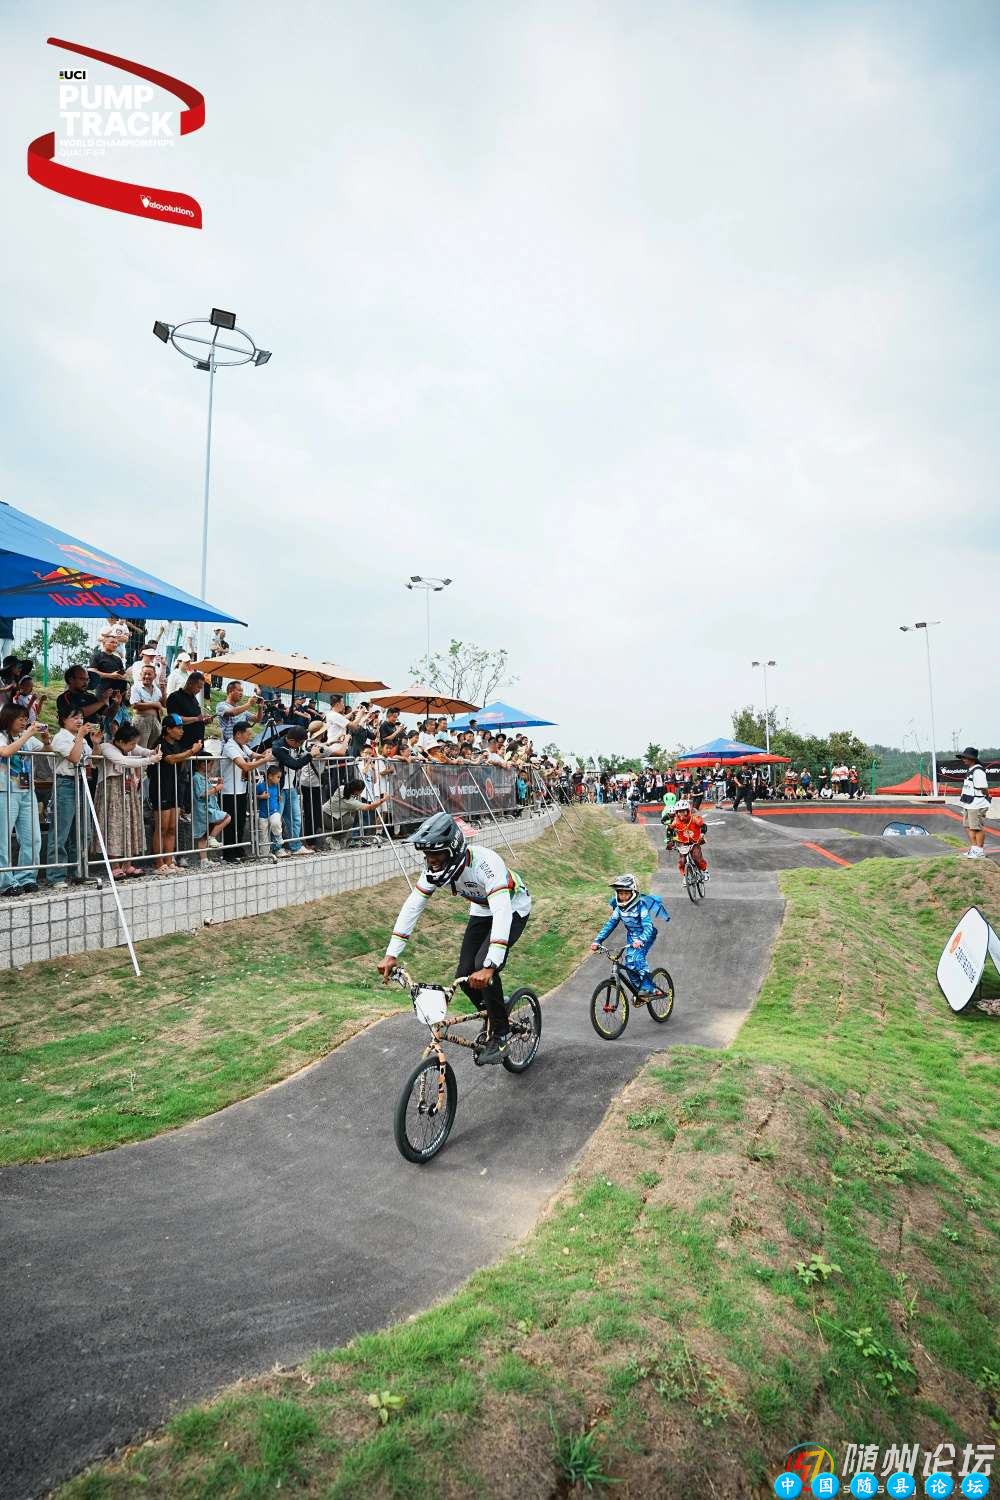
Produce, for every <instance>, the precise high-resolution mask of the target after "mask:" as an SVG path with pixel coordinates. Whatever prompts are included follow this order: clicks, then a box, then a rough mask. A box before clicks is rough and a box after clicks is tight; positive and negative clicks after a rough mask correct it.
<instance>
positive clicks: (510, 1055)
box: [503, 989, 542, 1073]
mask: <svg viewBox="0 0 1000 1500" xmlns="http://www.w3.org/2000/svg"><path fill="white" fill-rule="evenodd" d="M507 1019H508V1023H509V1029H508V1031H507V1056H506V1057H505V1058H504V1060H503V1065H504V1067H505V1068H506V1069H507V1072H508V1073H523V1072H524V1070H525V1068H530V1067H531V1064H532V1063H533V1062H534V1060H535V1053H536V1052H537V1051H538V1043H539V1042H540V1041H541V1039H542V1007H541V1006H540V1005H539V1003H538V996H537V995H536V994H535V992H534V990H529V989H520V990H515V991H514V993H513V994H512V995H511V997H510V999H509V1000H508V1001H507Z"/></svg>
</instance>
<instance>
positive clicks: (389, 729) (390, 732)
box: [378, 708, 406, 750]
mask: <svg viewBox="0 0 1000 1500" xmlns="http://www.w3.org/2000/svg"><path fill="white" fill-rule="evenodd" d="M405 739H406V728H405V726H404V725H403V724H401V723H400V722H399V709H398V708H388V709H386V713H385V718H384V719H383V720H382V723H381V724H380V725H379V727H378V742H379V744H380V746H381V747H382V749H383V750H387V749H389V748H390V747H391V748H392V749H394V750H398V749H399V747H400V745H401V744H402V743H403V741H404V740H405Z"/></svg>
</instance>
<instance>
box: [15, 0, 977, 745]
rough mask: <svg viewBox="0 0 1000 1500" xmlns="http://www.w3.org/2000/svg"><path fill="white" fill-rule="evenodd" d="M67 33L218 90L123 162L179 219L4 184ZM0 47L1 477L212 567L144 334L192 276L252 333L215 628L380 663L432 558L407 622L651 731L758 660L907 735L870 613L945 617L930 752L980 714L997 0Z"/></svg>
mask: <svg viewBox="0 0 1000 1500" xmlns="http://www.w3.org/2000/svg"><path fill="white" fill-rule="evenodd" d="M50 34H54V35H57V36H60V35H61V36H64V37H67V38H69V39H71V40H76V41H80V42H82V43H85V44H87V45H91V46H95V47H99V48H102V49H106V50H108V51H111V52H114V53H118V54H121V55H123V56H126V57H132V58H135V59H137V60H139V61H143V62H146V63H149V64H152V65H153V66H155V67H159V68H162V69H164V70H165V71H166V72H168V73H171V74H174V75H175V76H178V77H180V78H182V79H185V80H186V81H188V82H190V83H193V84H194V85H195V86H197V87H198V88H200V89H201V90H202V91H203V93H204V94H205V97H206V105H207V121H206V125H205V128H204V129H203V130H201V131H199V132H197V133H196V134H194V135H191V136H188V137H185V138H184V139H183V140H182V141H180V142H179V143H178V144H177V146H176V147H175V148H174V149H173V150H170V151H167V152H165V153H161V154H160V155H158V156H157V157H156V160H155V164H150V165H149V166H148V167H147V165H146V163H147V161H148V158H146V159H144V160H143V161H142V164H141V165H140V164H139V163H137V162H134V159H133V160H130V161H129V162H128V163H127V166H128V167H129V168H131V167H133V165H134V166H135V170H133V171H131V172H130V171H128V170H122V171H120V173H119V175H123V176H126V177H130V178H131V179H132V180H140V181H143V180H144V181H148V182H151V183H156V184H159V185H162V187H163V188H175V189H177V190H181V191H186V192H190V193H192V194H194V196H196V197H197V198H198V199H199V200H200V202H201V204H202V208H203V212H204V226H205V227H204V229H203V230H202V231H201V232H196V231H191V230H187V229H182V228H176V227H173V226H167V225H163V224H159V223H154V222H148V221H145V220H140V219H137V218H132V217H130V216H126V215H122V214H115V213H110V212H107V211H105V210H101V209H97V208H93V207H90V206H88V205H85V204H80V203H76V202H74V201H72V200H70V199H66V198H62V197H59V196H57V195H55V194H53V193H50V192H47V191H45V190H43V189H42V188H40V187H38V186H36V185H35V184H34V183H32V182H31V181H29V179H28V177H27V175H26V173H25V166H24V153H25V148H26V146H27V143H28V141H29V140H31V139H32V138H33V137H35V136H36V135H39V134H41V133H42V132H43V131H45V130H48V129H50V128H52V127H53V126H54V125H55V124H56V119H55V113H56V94H55V86H56V85H55V75H56V73H57V72H58V69H59V68H60V67H64V66H67V65H70V66H71V65H72V59H70V58H69V55H68V54H66V53H61V52H57V51H56V50H55V49H53V48H50V47H46V46H45V38H46V37H47V36H48V35H50ZM4 41H5V47H4V53H5V57H4V63H5V74H6V80H5V107H4V111H3V121H2V125H0V130H2V132H3V136H2V139H3V146H4V157H3V160H4V174H5V176H4V205H5V212H4V221H5V234H4V239H5V247H4V248H5V252H6V255H5V259H6V262H7V267H8V269H7V273H6V276H5V278H4V281H3V302H2V325H0V332H2V346H0V347H2V350H3V366H4V369H3V376H2V385H0V497H2V498H5V499H7V500H8V501H10V502H11V503H12V504H14V505H16V506H18V507H20V508H22V509H24V510H27V511H29V512H30V513H32V514H34V515H36V516H40V517H46V518H48V519H50V520H51V521H53V522H54V523H55V524H57V525H59V526H61V527H64V528H65V529H67V530H70V531H73V532H76V533H78V534H81V535H83V536H84V537H86V538H87V539H89V540H92V541H94V542H96V543H98V544H100V545H102V546H105V547H107V548H109V549H111V550H114V551H117V552H118V553H119V554H120V555H122V556H124V557H126V558H130V559H133V560H135V561H136V562H139V563H141V564H143V565H144V566H147V567H149V568H150V569H151V570H152V571H154V572H155V573H157V574H159V575H160V576H162V577H165V578H167V579H170V580H173V581H175V582H176V583H177V584H179V585H180V586H182V587H184V588H188V589H190V590H191V591H192V592H197V591H198V578H199V556H200V552H199V549H200V533H201V516H200V506H201V483H202V464H203V444H204V429H205V402H206V399H207V390H206V385H205V381H206V377H205V376H203V375H200V374H197V373H195V372H193V371H192V369H191V368H190V367H189V366H187V365H186V363H185V362H184V361H182V360H181V359H180V358H179V357H177V356H176V355H175V354H173V353H172V351H170V350H167V349H164V348H163V347H162V346H161V345H159V344H157V343H156V342H155V340H154V339H153V338H152V336H151V334H150V326H151V323H152V320H153V319H154V317H160V318H163V319H165V320H167V321H168V322H172V323H174V322H180V321H182V320H183V319H184V318H187V317H193V316H198V315H201V314H203V313H206V312H207V310H208V308H209V307H210V306H211V305H212V304H213V303H214V304H216V305H220V306H223V307H227V308H232V309H234V310H235V311H236V313H237V314H238V317H239V321H240V322H241V323H243V324H245V326H246V327H247V328H248V329H249V330H250V331H251V332H252V333H253V334H254V335H255V337H256V338H257V341H258V343H259V344H261V345H262V346H265V347H267V348H270V349H273V351H274V358H273V360H272V361H271V363H270V364H269V365H268V366H267V367H266V368H262V369H260V370H256V369H244V370H239V371H235V372H230V373H229V374H228V375H226V374H222V375H220V376H219V377H218V379H217V382H216V422H215V455H214V457H215V484H214V491H213V501H212V528H211V550H210V561H209V584H208V590H207V592H208V597H209V599H211V600H212V601H213V602H215V603H217V604H219V605H220V606H222V607H224V608H226V609H227V610H232V612H233V613H234V614H235V615H239V616H241V617H242V618H244V619H246V620H248V621H249V622H250V626H249V630H248V631H246V632H234V638H235V639H241V640H246V641H248V642H253V643H257V642H262V643H267V644H270V645H273V646H276V647H280V648H284V649H297V650H305V651H309V652H314V653H318V654H322V655H325V656H327V657H331V658H333V659H335V660H337V661H340V662H342V663H344V664H345V665H347V666H348V667H350V668H352V669H354V670H357V671H358V672H363V673H370V674H372V675H375V676H379V677H382V678H383V679H384V680H385V681H386V682H387V683H389V684H390V685H391V686H393V687H395V686H401V685H403V684H404V683H405V682H406V681H408V680H409V670H408V669H409V666H410V664H411V662H413V661H414V660H415V659H416V658H417V657H418V656H419V655H420V654H421V653H422V650H423V646H424V613H423V599H422V597H418V596H417V595H415V594H410V593H407V592H406V590H405V587H404V584H405V580H406V578H407V577H408V576H409V575H410V574H411V573H437V574H443V575H450V576H451V577H452V578H454V579H455V583H454V584H453V586H452V587H451V588H450V589H448V590H447V592H446V593H444V594H442V595H436V596H434V599H433V634H434V642H435V645H437V646H439V647H444V646H446V645H447V641H448V639H449V637H450V636H452V635H456V636H459V637H462V638H465V639H471V640H474V641H476V642H478V643H480V644H482V645H485V646H489V647H501V646H503V647H506V648H507V649H508V650H509V652H510V658H511V668H512V671H513V672H514V673H516V674H517V677H518V680H517V682H516V683H513V684H512V685H510V686H509V687H507V688H505V689H504V696H505V697H507V698H509V699H510V700H511V701H513V702H514V703H517V704H519V705H522V706H525V707H527V708H529V709H532V710H534V711H536V712H538V713H540V714H542V715H544V716H545V717H548V718H551V719H554V720H557V721H558V724H559V728H558V729H557V730H556V731H554V732H553V733H554V737H555V738H556V739H557V741H558V742H559V743H560V744H561V745H562V746H563V748H564V749H565V750H575V751H578V752H581V753H582V752H587V753H589V752H593V751H597V752H605V751H615V750H617V751H622V752H625V753H633V752H636V751H638V750H640V749H641V748H642V747H643V746H645V744H646V743H647V741H649V740H650V739H653V740H657V741H659V742H661V743H665V744H667V745H669V746H673V745H675V744H678V743H684V744H693V743H696V742H699V741H701V740H704V739H708V738H710V737H713V736H715V735H717V734H728V733H729V732H730V720H729V716H730V712H731V710H732V709H733V707H735V706H736V705H738V704H742V703H745V702H749V701H751V700H752V699H753V698H754V697H756V698H757V699H758V701H759V697H760V683H759V673H758V674H754V673H753V672H752V671H751V668H750V660H751V657H752V656H759V655H761V654H762V653H764V654H766V655H767V656H770V657H774V658H775V659H776V660H777V662H778V666H777V668H776V669H775V670H774V672H773V673H772V674H771V680H770V686H771V695H772V701H776V702H777V704H778V705H779V708H780V709H781V710H782V711H786V712H787V714H788V715H789V717H790V718H791V720H792V722H793V724H794V725H795V726H796V727H798V728H801V729H803V730H806V731H815V732H825V731H827V730H829V729H832V728H840V727H847V726H849V727H851V728H853V729H854V730H855V731H856V732H858V733H859V734H861V735H862V736H863V737H865V738H868V739H870V740H879V741H888V742H892V743H897V744H898V743H900V742H901V740H902V738H903V736H904V734H906V733H907V732H908V731H910V732H911V733H912V731H911V721H912V730H915V731H916V733H917V735H918V738H919V739H920V742H921V744H925V743H926V739H927V731H928V721H929V716H928V707H927V682H926V667H925V659H924V655H923V644H922V639H921V637H919V636H913V635H909V636H905V635H901V634H900V633H899V631H898V629H897V626H898V625H899V624H900V623H901V622H904V621H912V620H917V619H920V620H922V619H934V620H936V619H941V620H942V621H943V624H942V625H941V627H940V629H939V630H938V631H937V632H936V633H935V635H934V637H933V646H934V650H935V654H936V676H935V689H936V698H937V727H938V741H939V744H941V745H945V746H948V745H950V744H951V736H952V731H954V732H956V733H957V734H958V736H959V740H960V743H963V744H964V743H965V742H966V741H968V740H970V739H971V740H972V741H973V743H975V742H977V741H978V742H979V743H980V744H985V743H991V744H996V743H997V742H998V741H1000V716H998V710H997V702H998V699H997V692H996V686H997V682H996V668H995V660H996V653H995V634H996V631H995V621H996V607H995V599H996V594H997V585H998V579H1000V573H998V570H997V563H998V557H997V552H998V543H1000V512H998V505H997V459H998V447H1000V443H998V430H1000V428H998V390H997V346H998V342H1000V339H998V335H1000V319H998V281H997V264H998V259H1000V256H998V251H1000V246H998V227H1000V225H998V209H1000V190H998V175H997V153H996V143H997V141H998V139H1000V88H998V78H1000V72H998V65H1000V7H998V6H997V4H996V3H995V0H984V3H982V4H979V3H969V0H957V3H955V4H950V5H942V4H940V3H935V4H920V3H913V0H908V3H905V4H879V3H871V0H865V3H858V4H852V3H837V4H834V3H830V4H825V3H810V0H799V3H793V0H759V3H744V4H738V3H732V4H727V3H715V0H692V3H674V0H659V3H646V4H639V3H615V0H610V3H609V0H604V3H600V4H589V3H586V0H578V3H573V4H569V3H558V0H554V3H538V4H533V5H532V4H520V3H517V0H505V3H503V4H500V3H493V4H485V3H476V0H461V3H459V0H454V3H450V4H443V3H436V0H426V3H422V4H420V5H414V4H404V3H402V0H400V3H398V4H395V5H393V4H389V3H385V0H364V3H361V0H357V3H354V4H344V3H339V4H338V3H336V0H334V3H333V4H327V3H323V4H314V5H310V4H301V3H300V4H297V5H295V6H294V7H281V8H280V9H279V8H276V7H275V6H274V5H273V4H271V3H263V0H239V3H232V0H230V3H225V0H223V3H220V0H213V4H211V5H205V4H203V3H199V4H193V3H189V0H171V4H170V5H169V6H165V7H159V8H152V7H137V6H136V5H134V4H131V3H130V4H120V5H119V4H113V3H108V0H93V3H91V4H90V5H88V6H86V7H85V8H84V9H83V10H80V8H79V7H78V6H77V5H71V4H68V3H62V0H55V3H51V4H47V5H44V6H43V5H36V4H30V3H25V4H20V5H18V6H17V7H16V8H15V11H14V13H13V14H11V12H10V10H8V13H7V15H6V16H5V19H4ZM123 81H124V80H123ZM168 102H169V101H168ZM97 170H101V168H100V167H97ZM755 677H756V678H757V679H758V680H757V682H756V683H755V680H754V679H755ZM544 737H545V736H544V735H543V736H542V738H544ZM910 742H911V743H912V738H911V741H910Z"/></svg>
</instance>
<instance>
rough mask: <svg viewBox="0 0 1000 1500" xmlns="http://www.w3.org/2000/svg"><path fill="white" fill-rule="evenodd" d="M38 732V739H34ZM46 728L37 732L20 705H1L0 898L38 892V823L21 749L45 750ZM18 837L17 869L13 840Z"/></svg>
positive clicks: (26, 758) (29, 768) (28, 762)
mask: <svg viewBox="0 0 1000 1500" xmlns="http://www.w3.org/2000/svg"><path fill="white" fill-rule="evenodd" d="M39 736H41V738H39ZM48 741H49V731H48V728H47V726H46V725H44V724H39V725H38V735H36V734H35V732H34V729H33V728H32V726H31V725H30V724H29V723H28V714H27V710H26V709H25V708H23V707H22V705H21V704H19V703H8V704H6V705H5V707H4V708H2V709H0V872H2V873H0V896H19V895H24V894H27V895H31V894H33V893H34V892H35V891H37V890H38V866H39V863H40V861H41V855H42V836H41V830H40V829H39V826H38V803H37V802H36V801H35V788H34V769H33V766H32V758H31V756H30V754H27V753H26V752H28V751H32V750H45V749H47V748H48ZM15 837H16V838H17V847H18V854H17V869H16V870H15V869H14V868H13V867H12V866H13V857H14V850H13V841H14V838H15Z"/></svg>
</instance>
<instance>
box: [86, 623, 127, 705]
mask: <svg viewBox="0 0 1000 1500" xmlns="http://www.w3.org/2000/svg"><path fill="white" fill-rule="evenodd" d="M117 644H118V636H117V635H116V634H115V633H114V632H111V631H102V632H101V636H100V640H99V642H98V646H97V650H96V651H95V652H94V653H93V655H92V656H91V658H90V691H91V692H92V693H99V692H100V691H101V689H102V688H106V687H114V686H116V684H118V683H120V684H121V686H122V688H127V687H128V686H129V682H128V679H127V677H126V676H125V664H124V662H123V661H122V659H121V657H120V656H119V655H118V653H117V651H115V650H114V649H113V648H114V647H115V646H116V645H117Z"/></svg>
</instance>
